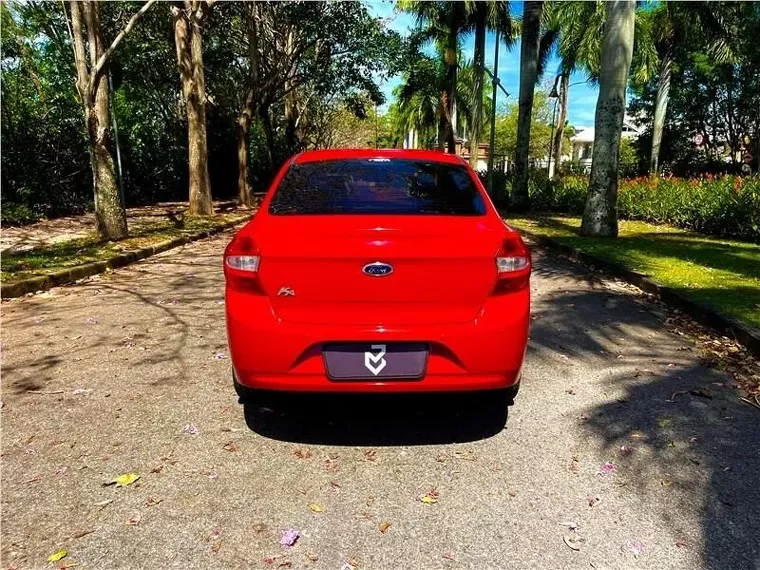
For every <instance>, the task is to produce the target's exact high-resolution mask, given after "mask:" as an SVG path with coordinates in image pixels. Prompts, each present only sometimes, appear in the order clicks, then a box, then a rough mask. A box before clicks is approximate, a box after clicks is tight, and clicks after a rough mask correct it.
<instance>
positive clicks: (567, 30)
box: [538, 0, 604, 167]
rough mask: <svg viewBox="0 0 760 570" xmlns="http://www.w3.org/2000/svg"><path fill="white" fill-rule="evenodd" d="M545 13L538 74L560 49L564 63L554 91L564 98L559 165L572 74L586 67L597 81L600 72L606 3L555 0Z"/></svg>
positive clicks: (555, 145) (559, 122) (558, 136)
mask: <svg viewBox="0 0 760 570" xmlns="http://www.w3.org/2000/svg"><path fill="white" fill-rule="evenodd" d="M544 14H545V18H544V32H543V35H542V36H541V47H540V49H539V63H538V70H539V71H538V74H539V77H541V76H542V75H543V73H544V70H545V68H546V63H547V61H548V59H549V55H550V54H551V53H552V52H554V51H556V52H557V54H558V55H559V58H560V66H559V70H558V72H559V73H558V75H557V77H556V78H555V81H554V91H555V92H556V94H557V95H558V96H559V98H560V106H559V116H558V117H557V130H556V131H555V133H554V143H553V148H554V157H553V161H554V164H555V165H556V166H557V167H559V165H560V162H561V158H562V141H563V140H564V138H563V137H564V135H565V123H566V122H567V101H568V94H569V92H570V76H571V75H572V74H573V73H574V72H576V71H578V70H583V71H584V72H585V73H586V75H587V76H588V78H589V80H592V81H593V80H594V78H595V77H597V76H598V74H599V51H600V49H601V45H600V41H599V38H600V37H601V36H602V28H603V26H604V2H601V1H598V0H597V1H596V2H578V1H573V2H557V1H555V2H551V3H549V4H548V5H547V6H546V7H545V9H544ZM558 87H559V89H558Z"/></svg>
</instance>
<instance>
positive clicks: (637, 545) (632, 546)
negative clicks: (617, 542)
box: [626, 540, 644, 556]
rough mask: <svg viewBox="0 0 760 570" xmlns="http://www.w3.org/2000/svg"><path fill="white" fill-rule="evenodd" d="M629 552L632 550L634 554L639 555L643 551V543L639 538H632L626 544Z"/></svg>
mask: <svg viewBox="0 0 760 570" xmlns="http://www.w3.org/2000/svg"><path fill="white" fill-rule="evenodd" d="M626 548H627V549H628V551H629V552H632V553H633V555H634V556H639V555H640V554H641V553H642V552H644V543H643V542H641V541H640V540H632V541H631V542H629V543H628V544H627V545H626Z"/></svg>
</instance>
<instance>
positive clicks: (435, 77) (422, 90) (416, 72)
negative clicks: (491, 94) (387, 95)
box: [393, 53, 490, 144]
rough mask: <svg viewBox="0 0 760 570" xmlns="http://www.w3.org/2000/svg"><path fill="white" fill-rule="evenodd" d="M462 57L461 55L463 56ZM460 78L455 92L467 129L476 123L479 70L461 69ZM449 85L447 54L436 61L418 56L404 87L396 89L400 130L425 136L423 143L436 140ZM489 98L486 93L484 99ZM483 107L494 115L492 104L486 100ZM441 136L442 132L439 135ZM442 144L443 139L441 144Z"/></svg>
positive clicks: (462, 122) (403, 84)
mask: <svg viewBox="0 0 760 570" xmlns="http://www.w3.org/2000/svg"><path fill="white" fill-rule="evenodd" d="M458 57H460V58H461V54H459V56H458ZM457 67H458V68H459V71H458V73H457V75H458V79H457V83H456V88H455V90H454V97H453V99H454V102H455V106H456V109H457V114H458V116H459V120H460V123H461V124H462V125H463V126H468V127H469V125H471V124H472V121H473V120H474V106H473V104H472V102H473V92H474V78H475V67H474V65H473V64H472V63H468V64H467V65H464V66H459V65H458V66H457ZM445 85H446V65H445V62H444V56H443V54H439V56H438V58H432V57H429V56H427V55H424V54H421V53H418V54H417V55H416V56H415V57H414V58H413V59H412V61H411V63H410V66H409V69H408V70H407V71H406V72H405V73H404V75H403V80H402V83H401V85H399V86H398V87H396V89H395V90H394V93H393V94H394V97H395V99H396V101H397V102H398V108H399V115H398V119H399V121H400V122H401V125H399V127H400V128H401V129H403V130H405V131H408V130H410V129H414V130H416V131H418V132H419V133H421V135H422V140H423V143H425V144H427V143H430V142H431V141H432V140H434V139H435V137H434V136H433V134H432V133H434V132H435V129H436V126H437V125H440V124H441V122H440V118H441V116H443V115H444V114H445V112H446V110H445V108H444V106H443V105H444V100H443V99H442V98H441V96H440V94H441V92H442V91H443V90H444V89H445ZM487 96H488V93H487V92H484V94H483V99H486V98H487ZM481 108H482V109H485V111H486V113H488V112H490V103H489V102H488V101H483V102H482V103H481ZM438 134H439V135H440V132H439V133H438ZM438 142H439V143H440V140H439V141H438Z"/></svg>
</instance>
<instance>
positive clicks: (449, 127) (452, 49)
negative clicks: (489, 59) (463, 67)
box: [439, 3, 458, 153]
mask: <svg viewBox="0 0 760 570" xmlns="http://www.w3.org/2000/svg"><path fill="white" fill-rule="evenodd" d="M455 6H456V4H455V3H452V4H451V5H450V6H449V11H450V14H451V15H450V16H449V30H448V37H447V42H446V51H445V54H444V63H445V66H446V83H445V85H446V92H445V93H444V108H443V119H444V125H443V126H444V132H443V134H444V140H443V141H440V142H439V144H441V145H443V144H445V145H446V152H449V153H454V152H456V142H455V140H454V137H455V136H456V133H455V132H454V131H455V129H456V125H455V124H454V115H455V108H454V97H455V96H456V89H457V63H458V62H457V47H458V46H457V37H458V35H457V25H458V22H455V21H454V20H455V18H456V13H457V12H458V10H456V9H455Z"/></svg>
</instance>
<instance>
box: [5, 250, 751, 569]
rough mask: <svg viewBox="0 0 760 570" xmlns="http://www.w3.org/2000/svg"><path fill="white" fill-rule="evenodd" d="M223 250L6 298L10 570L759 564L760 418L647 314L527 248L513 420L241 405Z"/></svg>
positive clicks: (458, 409)
mask: <svg viewBox="0 0 760 570" xmlns="http://www.w3.org/2000/svg"><path fill="white" fill-rule="evenodd" d="M228 237H229V235H222V236H219V237H216V238H213V239H210V240H206V241H203V242H197V243H195V244H192V245H189V246H187V247H185V248H184V249H181V250H175V251H173V252H168V253H166V254H163V255H161V256H157V257H154V258H152V259H150V260H147V261H145V262H143V263H140V264H136V265H133V266H130V267H127V268H124V269H122V270H118V271H116V272H114V273H112V274H110V275H106V276H103V277H102V278H100V279H93V280H91V281H89V282H86V283H81V284H78V285H75V286H72V287H67V288H59V289H55V290H53V291H52V292H49V293H45V294H41V295H37V296H34V297H30V298H24V299H20V300H13V301H11V302H7V303H4V304H3V306H2V317H3V330H2V333H3V336H2V343H3V362H2V365H3V366H2V372H3V374H2V388H3V400H4V407H3V410H2V412H0V417H1V418H2V436H3V437H2V567H3V568H19V569H21V568H50V567H54V565H53V564H50V563H48V562H47V561H46V559H47V556H48V555H50V554H51V553H53V552H55V551H56V550H58V549H59V548H65V549H67V550H69V552H70V554H69V556H68V557H67V558H66V559H64V562H66V561H70V562H78V563H80V564H81V565H82V566H83V567H86V568H95V569H101V568H102V569H109V570H110V569H116V568H183V569H187V568H246V569H249V568H285V567H291V568H307V569H308V568H324V569H332V570H338V569H340V568H341V567H344V568H345V569H348V568H349V566H344V565H345V564H351V565H353V566H355V567H356V568H358V569H359V570H365V569H406V568H414V569H427V568H431V569H432V568H446V569H448V568H478V569H485V568H518V569H521V568H537V569H560V568H568V569H576V568H578V569H582V568H583V569H585V568H597V569H602V568H610V569H611V568H620V569H629V568H647V569H654V568H656V569H660V568H667V569H671V568H672V569H675V568H683V569H694V568H707V569H716V570H717V569H721V570H722V569H732V570H742V569H757V568H758V567H760V545H759V542H760V516H758V513H760V484H758V480H759V479H760V476H759V475H758V474H759V473H760V454H759V453H758V449H760V445H758V444H759V443H760V414H758V412H757V410H755V409H753V408H751V407H749V406H743V405H741V404H740V403H738V401H737V398H736V394H735V393H734V391H733V389H732V388H731V387H730V383H729V380H728V379H727V377H726V376H725V375H723V374H722V373H720V372H718V371H715V370H712V369H709V368H707V367H705V366H704V365H703V364H701V363H700V361H699V360H698V358H697V357H696V356H695V354H694V353H693V352H692V351H691V350H690V344H689V341H688V340H686V339H685V338H683V337H680V336H678V335H676V334H673V333H671V332H668V331H667V329H666V326H665V325H664V324H663V320H662V319H663V315H659V314H657V308H656V307H654V306H651V305H647V304H643V302H640V301H639V300H637V298H636V297H634V296H633V295H631V294H630V293H628V292H626V291H625V290H624V289H623V288H619V287H616V286H615V285H614V284H610V283H604V282H599V281H596V280H595V279H593V278H592V277H590V276H589V275H588V274H587V273H586V272H585V270H583V269H582V268H579V267H578V266H575V265H572V264H569V263H567V262H564V261H560V260H556V259H553V258H550V257H545V256H544V255H541V254H536V275H535V278H534V280H533V291H534V301H535V302H534V310H533V312H534V321H533V328H532V340H531V344H530V350H529V353H528V358H527V365H526V369H525V376H524V380H523V388H522V391H521V393H520V396H519V398H518V401H517V404H516V405H515V406H514V407H513V408H512V409H511V410H510V412H509V417H508V418H507V421H506V428H505V429H502V427H503V421H504V418H503V417H499V416H498V414H493V413H483V412H482V408H481V407H479V406H478V405H477V404H478V402H479V400H478V399H466V398H462V397H461V396H460V397H456V398H453V399H452V398H440V397H436V398H432V397H424V396H423V397H418V398H408V397H405V398H399V397H396V398H378V399H374V398H348V397H343V398H340V399H334V398H329V397H328V398H324V397H322V398H298V399H287V400H286V401H284V402H280V403H278V404H277V405H276V406H273V408H269V409H264V408H259V407H248V408H246V409H243V407H242V406H241V405H240V404H239V403H238V402H237V400H236V398H235V396H234V394H233V391H232V388H231V385H230V371H229V361H228V360H226V359H225V358H224V357H225V356H226V342H225V333H224V315H223V305H222V304H221V303H222V295H223V290H222V276H221V272H220V256H221V253H222V250H223V246H224V244H225V243H226V240H227V239H228ZM703 387H706V388H709V389H711V390H712V394H713V396H714V398H713V399H705V398H700V397H696V396H693V395H691V394H688V393H686V394H679V395H677V396H676V397H675V402H672V403H671V402H668V399H670V398H671V396H672V395H673V393H674V392H679V391H682V390H688V389H691V388H703ZM80 388H83V389H85V390H90V391H89V392H86V393H79V392H77V393H74V391H75V390H78V389H80ZM30 390H36V391H40V392H43V393H30V392H29V391H30ZM59 392H60V393H59ZM480 402H481V403H482V401H480ZM187 425H192V426H194V427H196V428H197V430H198V434H197V435H188V434H184V433H182V428H183V426H187ZM190 431H192V430H190ZM608 461H609V462H611V463H612V464H614V469H612V470H611V472H609V473H607V474H606V475H600V474H599V472H600V470H603V469H602V465H603V464H604V463H605V462H608ZM130 471H134V472H138V473H140V474H141V476H142V477H141V479H140V480H139V481H138V482H137V483H135V484H134V485H132V486H130V487H126V488H114V487H104V486H102V483H104V482H106V481H108V480H109V479H112V478H113V477H115V476H116V475H119V474H121V473H124V472H130ZM432 490H435V491H436V492H437V493H438V502H437V503H435V504H424V503H422V502H420V500H419V498H420V497H421V496H422V495H424V494H425V493H428V492H430V491H432ZM105 501H110V502H109V503H107V504H105V503H104V502H105ZM310 503H318V504H319V505H320V506H321V507H323V508H324V511H323V512H318V513H315V512H312V511H311V510H310V508H309V504H310ZM130 519H132V522H133V523H134V522H136V521H137V524H127V523H128V521H130ZM384 522H388V523H390V527H389V528H388V529H387V531H386V532H385V533H382V532H380V529H379V527H380V525H381V524H382V523H384ZM287 529H296V530H298V531H299V532H300V538H299V539H298V542H297V543H296V544H295V546H294V547H293V548H291V549H289V550H288V549H286V548H284V547H282V546H280V544H279V543H280V539H281V537H282V534H283V531H284V530H287ZM573 529H574V530H573ZM84 533H86V534H84ZM563 538H566V539H567V542H569V543H570V544H571V545H573V546H574V547H576V548H578V550H577V551H576V550H573V549H571V548H570V547H569V546H567V545H566V543H565V541H564V540H563ZM288 564H290V566H288Z"/></svg>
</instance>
